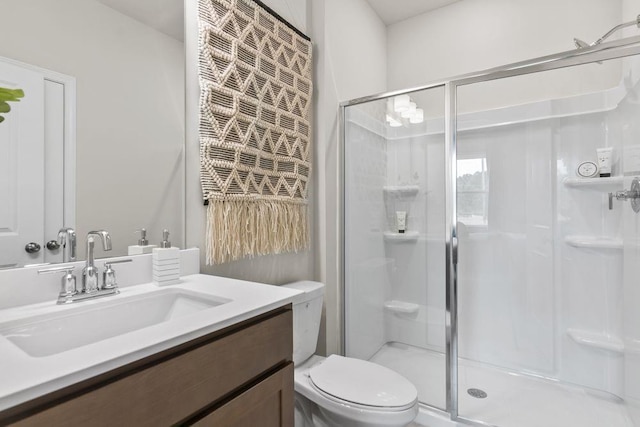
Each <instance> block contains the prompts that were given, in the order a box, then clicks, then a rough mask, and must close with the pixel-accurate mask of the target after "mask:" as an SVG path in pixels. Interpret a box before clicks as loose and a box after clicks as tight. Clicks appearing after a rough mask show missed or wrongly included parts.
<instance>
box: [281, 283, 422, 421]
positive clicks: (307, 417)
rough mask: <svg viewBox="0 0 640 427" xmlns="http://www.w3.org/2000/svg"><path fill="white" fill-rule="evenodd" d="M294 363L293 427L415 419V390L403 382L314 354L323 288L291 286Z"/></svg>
mask: <svg viewBox="0 0 640 427" xmlns="http://www.w3.org/2000/svg"><path fill="white" fill-rule="evenodd" d="M285 287H289V288H293V289H298V290H301V291H303V293H302V294H300V295H298V296H297V298H294V301H293V362H294V365H295V425H296V427H336V426H339V427H374V426H386V427H401V426H406V425H407V424H409V423H411V421H413V419H414V418H415V417H416V416H417V415H418V391H417V390H416V388H415V386H414V385H413V384H411V382H409V381H408V380H407V379H406V378H404V377H403V376H401V375H399V374H398V373H396V372H394V371H392V370H390V369H387V368H385V367H383V366H380V365H377V364H375V363H371V362H367V361H364V360H359V359H352V358H349V357H342V356H337V355H331V356H329V357H327V358H324V357H321V356H314V355H313V353H315V351H316V343H317V340H318V332H319V330H320V317H321V313H322V298H323V295H324V285H323V284H322V283H318V282H309V281H303V282H296V283H292V284H289V285H285Z"/></svg>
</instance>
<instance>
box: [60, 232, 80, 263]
mask: <svg viewBox="0 0 640 427" xmlns="http://www.w3.org/2000/svg"><path fill="white" fill-rule="evenodd" d="M58 244H60V245H61V246H62V262H73V261H75V260H76V231H75V230H74V229H73V228H69V227H65V228H61V229H60V231H58ZM67 247H68V248H67ZM67 254H68V255H67Z"/></svg>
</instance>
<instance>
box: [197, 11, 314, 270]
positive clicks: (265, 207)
mask: <svg viewBox="0 0 640 427" xmlns="http://www.w3.org/2000/svg"><path fill="white" fill-rule="evenodd" d="M198 6H199V31H200V34H199V55H200V57H199V77H200V169H201V170H200V172H201V182H202V190H203V195H204V199H205V204H207V205H208V206H207V238H206V241H207V246H206V255H207V256H206V258H207V264H218V263H223V262H227V261H232V260H236V259H239V258H242V257H245V256H254V255H266V254H277V253H282V252H292V251H299V250H302V249H306V248H307V247H308V246H309V226H308V213H307V183H308V180H309V175H310V169H311V161H310V160H311V159H310V156H311V129H310V123H309V119H310V114H311V94H312V84H311V73H312V64H311V52H312V49H311V42H310V40H309V39H308V38H307V37H306V36H304V35H303V34H302V33H299V32H298V31H297V30H295V28H293V27H292V26H291V25H290V24H288V23H286V22H285V21H283V20H282V18H280V17H278V16H277V15H276V14H275V13H273V12H272V11H271V10H269V9H268V8H266V7H264V6H263V5H261V4H258V3H256V2H254V1H253V0H199V2H198Z"/></svg>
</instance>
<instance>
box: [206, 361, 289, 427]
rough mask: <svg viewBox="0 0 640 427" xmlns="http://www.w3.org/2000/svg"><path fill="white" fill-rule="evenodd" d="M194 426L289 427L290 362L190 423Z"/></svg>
mask: <svg viewBox="0 0 640 427" xmlns="http://www.w3.org/2000/svg"><path fill="white" fill-rule="evenodd" d="M194 425H195V426H198V427H208V426H212V427H213V426H217V427H219V426H234V427H255V426H261V427H293V363H289V364H288V365H287V366H285V367H284V368H282V369H280V370H279V371H277V372H275V373H274V374H272V375H271V376H269V377H267V378H266V379H265V380H263V381H261V382H259V383H258V384H256V385H255V386H253V387H251V388H250V389H248V390H247V391H245V392H244V393H242V394H240V395H239V396H238V397H236V398H234V399H232V400H231V401H229V402H227V403H225V404H224V405H222V406H221V407H219V408H218V409H216V410H215V411H213V412H212V413H210V414H209V415H207V416H206V417H204V418H203V419H201V420H199V421H198V422H196V423H195V424H194Z"/></svg>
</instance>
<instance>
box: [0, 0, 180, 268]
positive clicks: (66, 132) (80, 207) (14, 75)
mask: <svg viewBox="0 0 640 427" xmlns="http://www.w3.org/2000/svg"><path fill="white" fill-rule="evenodd" d="M183 15H184V12H183V2H182V1H181V0H136V1H130V0H57V1H50V0H20V1H14V0H0V16H2V17H3V18H4V19H3V24H2V25H1V26H0V40H2V42H1V43H0V88H3V87H4V88H7V89H22V90H23V91H24V97H22V98H20V99H17V100H15V99H13V100H9V102H6V103H5V104H8V105H9V107H10V108H11V110H10V111H8V112H6V108H4V109H3V107H2V103H1V102H0V116H3V117H4V120H3V121H2V122H1V123H0V267H5V268H7V267H16V266H23V265H27V264H39V263H53V262H62V260H63V259H62V252H63V248H55V246H56V245H55V244H54V243H53V241H55V240H56V239H57V235H58V230H59V229H61V228H62V227H72V228H74V229H75V230H76V233H77V251H78V254H77V255H78V259H84V258H85V247H86V235H87V233H88V232H89V231H91V230H96V229H105V230H107V231H109V233H110V234H111V238H112V243H113V249H112V250H111V251H110V252H102V251H101V250H96V255H97V256H109V257H111V256H120V255H127V248H128V246H129V245H136V244H137V239H138V236H137V235H136V233H135V231H136V229H139V228H143V227H144V228H146V229H147V233H148V235H147V238H148V239H149V244H159V243H160V241H161V237H162V230H163V229H165V228H166V229H169V230H170V232H171V235H170V240H171V241H172V243H173V245H174V246H181V247H183V246H184V223H183V221H184V220H183V217H184V174H185V171H184V42H183V25H184V24H183V19H184V18H183ZM0 100H2V98H1V96H0ZM48 242H51V243H49V245H48V244H47V243H48ZM98 246H99V245H98ZM37 247H39V250H36V249H37Z"/></svg>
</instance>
